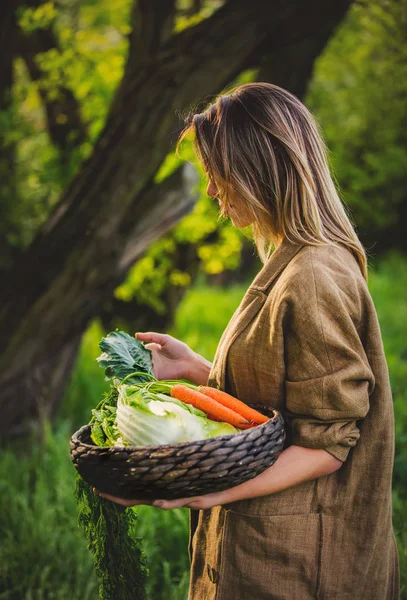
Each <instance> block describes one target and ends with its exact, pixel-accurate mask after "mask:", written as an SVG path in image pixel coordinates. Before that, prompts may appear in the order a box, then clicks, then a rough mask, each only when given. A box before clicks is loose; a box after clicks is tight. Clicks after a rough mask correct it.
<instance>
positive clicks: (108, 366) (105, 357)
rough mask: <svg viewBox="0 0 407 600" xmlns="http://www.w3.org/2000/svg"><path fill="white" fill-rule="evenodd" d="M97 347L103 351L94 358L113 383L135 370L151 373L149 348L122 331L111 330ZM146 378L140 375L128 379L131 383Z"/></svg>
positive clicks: (145, 379) (146, 378) (146, 379)
mask: <svg viewBox="0 0 407 600" xmlns="http://www.w3.org/2000/svg"><path fill="white" fill-rule="evenodd" d="M99 347H100V349H101V350H102V351H103V353H102V354H101V355H100V356H99V357H98V358H97V359H96V360H97V361H98V363H99V365H100V366H101V367H102V368H103V369H105V375H106V379H112V380H113V382H114V383H115V384H118V383H120V382H121V381H122V380H123V379H124V378H125V377H126V376H127V375H130V373H134V372H135V371H144V372H145V373H148V374H150V375H153V365H152V361H151V350H148V348H145V347H144V345H143V343H142V342H140V340H137V339H136V338H135V337H132V336H130V335H128V334H127V333H125V332H124V331H119V330H116V331H112V332H111V333H109V334H108V335H107V336H106V337H104V338H102V340H101V342H100V344H99ZM148 380H149V378H148V377H143V376H142V375H137V376H134V377H131V378H130V379H129V381H131V382H133V383H136V382H139V381H148Z"/></svg>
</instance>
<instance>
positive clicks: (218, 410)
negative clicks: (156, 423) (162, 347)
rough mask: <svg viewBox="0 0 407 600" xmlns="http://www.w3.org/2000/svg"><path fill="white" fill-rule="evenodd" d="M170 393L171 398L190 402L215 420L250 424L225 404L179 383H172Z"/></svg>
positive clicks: (236, 424)
mask: <svg viewBox="0 0 407 600" xmlns="http://www.w3.org/2000/svg"><path fill="white" fill-rule="evenodd" d="M170 394H171V396H172V397H173V398H177V399H178V400H181V401H182V402H185V403H186V404H192V406H195V408H199V410H203V411H204V412H205V413H207V414H208V413H209V414H210V415H211V416H212V418H213V417H216V420H217V419H219V421H223V422H224V423H230V425H234V426H235V427H240V428H243V426H247V425H249V426H251V425H250V423H249V421H248V420H247V419H246V418H245V417H242V415H239V414H238V413H236V412H235V411H233V410H231V409H230V408H227V407H226V406H222V404H220V403H219V402H217V401H216V400H213V399H212V398H209V396H207V395H205V394H201V392H197V391H196V390H192V389H191V388H189V387H187V386H185V385H182V384H181V383H179V384H177V385H173V386H172V388H171V390H170Z"/></svg>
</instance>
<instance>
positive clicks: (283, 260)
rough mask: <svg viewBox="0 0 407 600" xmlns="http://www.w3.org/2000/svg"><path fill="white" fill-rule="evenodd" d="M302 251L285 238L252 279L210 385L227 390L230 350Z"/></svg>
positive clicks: (227, 333)
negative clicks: (281, 275)
mask: <svg viewBox="0 0 407 600" xmlns="http://www.w3.org/2000/svg"><path fill="white" fill-rule="evenodd" d="M301 248H303V245H300V244H293V243H291V242H289V241H288V240H287V238H285V239H284V240H283V242H282V243H281V244H280V246H278V248H277V249H276V250H275V251H274V252H273V254H272V255H271V257H270V258H269V260H268V261H267V262H266V263H265V264H264V265H263V267H262V268H261V270H260V271H259V273H258V274H257V275H256V277H255V278H254V279H253V281H252V283H251V284H250V286H249V288H248V289H247V291H246V293H245V295H244V297H243V299H242V301H241V303H240V305H239V306H238V307H237V309H236V310H235V312H234V314H233V316H232V318H231V320H230V321H229V323H228V325H227V327H226V329H225V330H224V332H223V334H222V337H221V339H220V341H219V344H218V347H217V350H216V354H215V358H214V362H213V365H212V369H211V372H210V374H209V379H208V385H212V386H215V387H216V386H218V385H219V387H220V389H222V390H225V379H226V360H227V355H228V351H229V348H230V346H231V345H232V344H233V342H234V341H235V339H236V338H237V336H238V335H239V334H240V333H241V332H242V331H243V329H244V328H245V327H247V325H248V324H249V323H250V322H251V321H252V319H253V318H254V317H255V316H256V314H257V313H258V312H259V310H260V309H261V307H262V306H263V304H264V303H265V301H266V299H267V295H268V290H269V288H270V287H271V285H272V284H273V282H274V281H275V279H276V278H277V277H278V276H279V275H280V274H281V273H282V271H283V270H284V269H285V267H286V266H287V265H288V263H289V262H290V261H291V260H292V259H293V258H294V256H295V255H296V254H297V253H298V252H299V251H300V250H301Z"/></svg>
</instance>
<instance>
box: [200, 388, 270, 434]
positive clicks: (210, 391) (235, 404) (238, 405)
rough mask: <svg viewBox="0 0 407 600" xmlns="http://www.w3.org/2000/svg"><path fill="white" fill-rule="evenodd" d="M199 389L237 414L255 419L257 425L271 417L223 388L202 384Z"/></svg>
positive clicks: (248, 418)
mask: <svg viewBox="0 0 407 600" xmlns="http://www.w3.org/2000/svg"><path fill="white" fill-rule="evenodd" d="M199 391H200V392H201V393H202V394H205V395H206V396H209V397H210V398H212V399H213V400H216V402H219V404H222V405H223V406H226V407H227V408H230V409H231V410H233V411H234V412H236V413H237V414H239V415H242V417H244V418H245V419H247V420H248V421H253V422H254V424H256V425H258V424H260V423H266V421H268V420H269V418H268V417H266V416H265V415H262V414H261V413H260V412H258V411H257V410H254V408H250V406H247V404H245V403H244V402H242V401H241V400H238V399H237V398H235V397H234V396H231V395H230V394H227V393H226V392H223V391H222V390H218V389H216V388H213V387H209V386H205V385H200V386H199Z"/></svg>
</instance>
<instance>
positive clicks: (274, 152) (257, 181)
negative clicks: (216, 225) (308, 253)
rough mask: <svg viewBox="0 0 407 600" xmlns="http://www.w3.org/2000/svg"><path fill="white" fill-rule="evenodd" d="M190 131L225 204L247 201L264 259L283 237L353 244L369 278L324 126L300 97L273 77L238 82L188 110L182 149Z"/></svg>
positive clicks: (178, 143)
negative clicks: (332, 166) (336, 180)
mask: <svg viewBox="0 0 407 600" xmlns="http://www.w3.org/2000/svg"><path fill="white" fill-rule="evenodd" d="M190 131H192V132H193V133H194V134H195V135H194V147H195V151H196V154H197V156H198V159H199V160H200V162H201V163H202V166H203V168H204V171H205V173H206V174H207V175H208V177H209V178H210V179H211V180H212V182H213V183H214V184H215V185H216V187H217V190H218V192H219V200H220V201H221V203H222V204H223V206H224V209H226V208H229V207H230V204H231V201H232V202H233V201H236V199H238V200H239V203H240V205H241V206H244V211H245V212H246V213H247V215H248V216H249V217H250V222H251V225H250V228H251V232H252V235H253V238H254V241H255V244H256V247H257V251H258V254H259V256H260V259H261V260H262V262H263V263H265V262H266V261H267V260H268V258H269V256H270V254H271V252H272V250H273V249H274V248H275V247H276V245H277V244H278V243H279V241H280V240H281V239H282V238H284V237H286V238H287V239H288V240H289V241H291V242H293V243H297V244H304V243H305V244H309V245H314V246H319V245H322V244H327V243H330V244H335V245H342V246H345V247H346V248H348V249H349V250H350V251H351V252H352V253H353V255H354V256H355V258H356V260H357V262H358V264H359V267H360V270H361V272H362V274H363V276H364V278H365V279H366V280H367V258H366V252H365V250H364V248H363V246H362V244H361V242H360V240H359V238H358V236H357V234H356V232H355V229H354V227H353V225H352V223H351V220H350V217H349V215H348V212H347V209H346V208H345V206H344V204H343V203H342V201H341V199H340V197H339V195H338V192H337V189H336V186H335V183H334V180H333V176H332V174H331V172H330V169H329V165H328V159H327V154H328V149H327V147H326V145H325V142H324V140H323V136H322V132H321V129H320V127H319V125H318V123H317V121H316V120H315V118H314V117H313V115H312V113H311V112H310V111H309V110H308V109H307V108H306V106H305V105H304V104H303V103H302V102H301V101H300V100H299V99H298V98H297V97H296V96H294V95H293V94H291V93H290V92H288V91H287V90H284V89H283V88H281V87H278V86H277V85H273V84H271V83H266V82H254V83H246V84H243V85H239V86H237V87H235V88H234V89H233V88H232V89H231V90H230V91H229V93H226V94H222V95H220V96H218V97H217V99H216V101H215V102H214V103H213V104H210V105H209V107H208V108H206V109H205V110H204V111H203V112H195V111H191V112H189V113H188V114H187V116H186V117H185V128H184V129H183V130H182V132H181V133H180V136H179V138H178V142H177V145H176V152H177V153H178V150H179V146H180V144H181V142H182V140H183V139H184V137H185V136H186V135H187V134H188V133H189V132H190ZM242 201H243V205H242ZM224 214H226V213H224Z"/></svg>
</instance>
